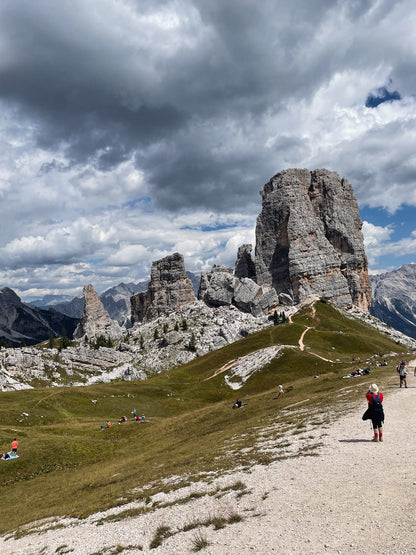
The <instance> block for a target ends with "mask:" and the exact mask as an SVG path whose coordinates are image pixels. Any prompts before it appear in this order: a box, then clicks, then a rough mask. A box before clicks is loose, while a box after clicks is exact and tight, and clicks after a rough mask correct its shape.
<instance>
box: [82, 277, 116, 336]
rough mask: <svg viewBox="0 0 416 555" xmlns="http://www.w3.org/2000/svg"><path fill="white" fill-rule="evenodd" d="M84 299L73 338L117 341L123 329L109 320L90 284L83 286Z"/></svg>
mask: <svg viewBox="0 0 416 555" xmlns="http://www.w3.org/2000/svg"><path fill="white" fill-rule="evenodd" d="M84 299H85V306H84V312H83V314H82V316H81V320H80V322H79V324H78V326H77V328H76V330H75V332H74V338H75V339H80V338H82V337H84V336H87V338H88V339H90V340H91V339H94V338H97V337H99V336H101V337H104V338H105V339H110V340H113V339H119V338H120V337H121V336H122V335H123V328H121V327H120V326H119V325H118V323H117V322H115V321H114V320H111V318H110V316H109V315H108V312H107V311H106V309H105V308H104V305H103V303H102V302H101V300H100V297H99V296H98V293H97V292H96V291H95V289H94V287H93V286H92V285H91V284H89V285H85V286H84ZM124 331H125V330H124Z"/></svg>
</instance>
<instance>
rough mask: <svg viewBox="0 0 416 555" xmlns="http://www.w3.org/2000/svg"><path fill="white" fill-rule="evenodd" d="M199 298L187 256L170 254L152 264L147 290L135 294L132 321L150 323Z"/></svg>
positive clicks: (132, 298)
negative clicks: (187, 265)
mask: <svg viewBox="0 0 416 555" xmlns="http://www.w3.org/2000/svg"><path fill="white" fill-rule="evenodd" d="M195 300H196V299H195V293H194V289H193V286H192V282H191V280H190V279H188V277H187V276H186V271H185V263H184V259H183V256H182V255H181V254H179V253H174V254H172V255H170V256H166V257H165V258H162V259H161V260H157V261H156V262H153V263H152V271H151V274H150V282H149V286H148V289H147V291H145V292H143V293H138V294H137V295H133V296H132V297H131V321H132V324H135V323H138V322H149V321H151V320H154V319H156V318H158V317H159V316H161V315H163V314H168V313H169V312H172V311H174V310H176V309H178V308H180V307H181V306H183V305H185V304H187V303H191V302H193V301H195Z"/></svg>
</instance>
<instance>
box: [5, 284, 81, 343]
mask: <svg viewBox="0 0 416 555" xmlns="http://www.w3.org/2000/svg"><path fill="white" fill-rule="evenodd" d="M77 324H78V319H77V318H71V317H70V316H67V315H65V314H61V313H60V312H57V311H56V310H54V309H52V308H50V309H43V308H38V307H36V306H29V305H27V304H25V303H22V301H21V300H20V297H18V296H17V295H16V293H15V292H14V291H13V290H12V289H9V288H8V287H3V288H1V289H0V340H2V341H3V342H4V343H6V344H12V345H13V346H20V345H22V344H26V345H34V344H36V343H39V342H41V341H45V340H47V339H48V338H49V337H50V336H51V335H52V337H57V336H59V335H62V330H63V329H65V332H66V335H67V336H68V337H69V338H72V335H73V333H74V330H75V328H76V326H77Z"/></svg>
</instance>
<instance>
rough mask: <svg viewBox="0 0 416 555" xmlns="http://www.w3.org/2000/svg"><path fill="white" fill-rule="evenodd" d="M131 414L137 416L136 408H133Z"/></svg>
mask: <svg viewBox="0 0 416 555" xmlns="http://www.w3.org/2000/svg"><path fill="white" fill-rule="evenodd" d="M132 414H133V418H136V416H137V410H136V409H133V412H132Z"/></svg>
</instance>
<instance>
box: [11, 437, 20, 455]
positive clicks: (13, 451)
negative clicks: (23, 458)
mask: <svg viewBox="0 0 416 555" xmlns="http://www.w3.org/2000/svg"><path fill="white" fill-rule="evenodd" d="M18 445H19V442H18V441H17V439H16V438H14V440H13V441H12V453H17V447H18Z"/></svg>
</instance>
